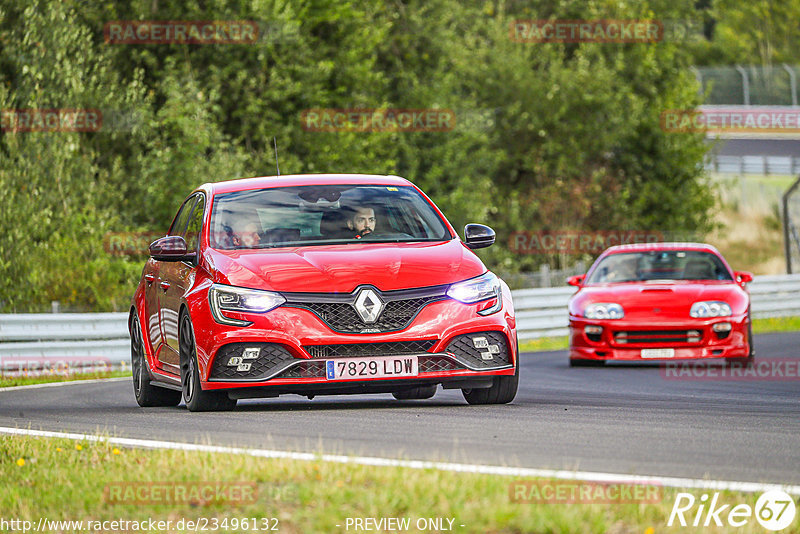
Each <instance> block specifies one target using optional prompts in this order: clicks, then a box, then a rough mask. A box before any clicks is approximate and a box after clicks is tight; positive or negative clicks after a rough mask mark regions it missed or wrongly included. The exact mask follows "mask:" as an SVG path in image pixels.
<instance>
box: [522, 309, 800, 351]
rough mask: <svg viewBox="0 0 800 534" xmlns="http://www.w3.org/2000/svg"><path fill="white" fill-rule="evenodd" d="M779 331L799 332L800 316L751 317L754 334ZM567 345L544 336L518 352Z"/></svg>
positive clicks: (550, 348) (558, 347) (528, 342)
mask: <svg viewBox="0 0 800 534" xmlns="http://www.w3.org/2000/svg"><path fill="white" fill-rule="evenodd" d="M779 332H800V317H770V318H768V319H753V333H754V334H774V333H779ZM568 346H569V339H568V338H567V336H562V337H544V338H540V339H532V340H529V341H523V342H521V343H520V344H519V350H520V352H542V351H550V350H566V349H567V347H568Z"/></svg>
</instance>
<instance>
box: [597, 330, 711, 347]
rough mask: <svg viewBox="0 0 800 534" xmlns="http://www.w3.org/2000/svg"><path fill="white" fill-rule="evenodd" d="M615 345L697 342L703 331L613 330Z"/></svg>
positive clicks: (700, 338)
mask: <svg viewBox="0 0 800 534" xmlns="http://www.w3.org/2000/svg"><path fill="white" fill-rule="evenodd" d="M613 337H614V343H615V344H616V345H637V344H650V343H699V342H700V341H701V340H702V338H703V332H702V330H700V329H697V330H627V331H620V332H614V335H613Z"/></svg>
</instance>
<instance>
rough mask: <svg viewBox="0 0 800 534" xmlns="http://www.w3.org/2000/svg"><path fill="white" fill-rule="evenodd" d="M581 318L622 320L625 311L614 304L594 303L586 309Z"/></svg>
mask: <svg viewBox="0 0 800 534" xmlns="http://www.w3.org/2000/svg"><path fill="white" fill-rule="evenodd" d="M583 316H584V317H586V318H587V319H622V318H623V317H625V310H623V309H622V306H620V305H619V304H617V303H615V302H595V303H594V304H589V305H588V306H587V307H586V310H584V312H583Z"/></svg>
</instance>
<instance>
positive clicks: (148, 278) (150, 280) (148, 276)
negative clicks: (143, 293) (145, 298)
mask: <svg viewBox="0 0 800 534" xmlns="http://www.w3.org/2000/svg"><path fill="white" fill-rule="evenodd" d="M155 279H156V275H154V274H150V273H148V274H146V275H144V281H145V282H147V285H151V284H152V283H153V281H154V280H155Z"/></svg>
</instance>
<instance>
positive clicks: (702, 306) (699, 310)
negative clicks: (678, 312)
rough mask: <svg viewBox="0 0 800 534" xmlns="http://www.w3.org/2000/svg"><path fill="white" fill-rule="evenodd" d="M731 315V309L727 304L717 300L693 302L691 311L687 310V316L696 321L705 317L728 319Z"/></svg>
mask: <svg viewBox="0 0 800 534" xmlns="http://www.w3.org/2000/svg"><path fill="white" fill-rule="evenodd" d="M731 313H732V312H731V307H730V306H729V305H728V303H727V302H721V301H718V300H710V301H703V302H695V303H694V304H692V309H691V310H689V315H691V316H692V317H696V318H698V319H702V318H705V317H728V316H729V315H731Z"/></svg>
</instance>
